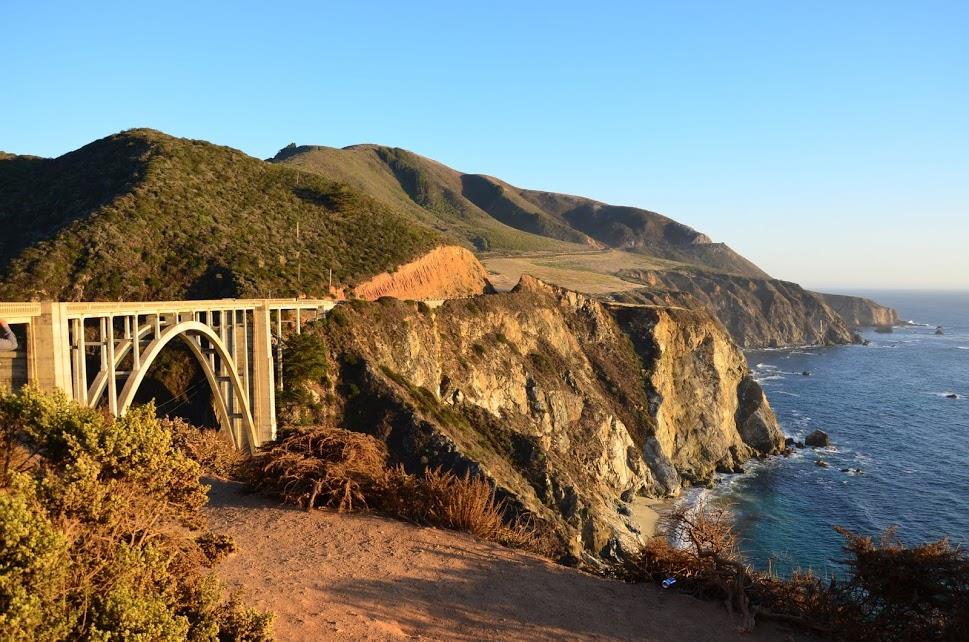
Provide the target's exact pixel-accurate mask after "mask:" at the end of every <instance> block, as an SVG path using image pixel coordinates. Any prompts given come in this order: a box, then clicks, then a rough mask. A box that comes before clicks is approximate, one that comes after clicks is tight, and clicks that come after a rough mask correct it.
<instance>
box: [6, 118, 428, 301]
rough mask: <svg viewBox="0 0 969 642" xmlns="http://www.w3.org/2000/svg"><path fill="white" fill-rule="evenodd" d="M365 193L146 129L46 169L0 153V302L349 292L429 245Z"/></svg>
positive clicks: (423, 233) (405, 217)
mask: <svg viewBox="0 0 969 642" xmlns="http://www.w3.org/2000/svg"><path fill="white" fill-rule="evenodd" d="M374 196H379V193H374V194H373V195H372V194H370V193H369V191H368V192H367V193H365V192H363V191H361V190H360V189H358V188H354V187H353V186H348V185H346V184H341V183H340V182H339V181H337V180H331V179H328V178H325V177H323V176H320V175H316V174H309V173H307V172H300V171H297V169H295V168H293V167H289V166H286V165H280V164H272V163H267V162H265V161H261V160H258V159H255V158H252V157H249V156H247V155H245V154H243V153H242V152H240V151H237V150H234V149H231V148H228V147H220V146H217V145H213V144H211V143H207V142H203V141H193V140H186V139H178V138H173V137H171V136H168V135H165V134H162V133H159V132H156V131H152V130H131V131H126V132H122V133H120V134H116V135H113V136H109V137H107V138H104V139H101V140H98V141H95V142H93V143H91V144H89V145H86V146H84V147H82V148H81V149H78V150H76V151H73V152H70V153H68V154H65V155H63V156H61V157H59V158H56V159H41V158H36V157H25V156H12V155H9V154H5V155H3V156H0V224H2V225H3V229H4V234H3V235H2V236H0V296H2V297H3V298H4V299H6V300H17V299H40V298H51V299H60V300H80V299H101V300H105V299H128V300H133V299H166V298H186V297H188V298H207V297H225V296H254V297H255V296H295V295H297V294H298V293H301V292H302V293H305V294H307V295H323V294H325V293H326V289H327V279H328V275H329V270H330V269H332V271H333V281H334V285H353V284H355V283H356V282H359V281H360V280H362V279H364V278H366V277H369V276H372V275H373V274H376V273H379V272H382V271H385V270H388V269H392V268H394V267H395V266H397V265H400V264H401V263H404V262H406V261H408V260H410V259H412V258H414V257H416V256H418V255H420V254H421V253H423V252H426V251H428V250H430V249H432V248H433V247H435V246H436V245H438V244H440V243H441V242H442V240H443V239H442V237H441V236H440V235H438V234H436V233H434V232H433V231H431V230H430V229H428V228H427V227H425V226H422V225H415V224H414V222H413V219H414V217H413V213H412V212H401V211H398V210H397V209H396V208H395V206H394V204H393V203H390V204H387V203H383V202H381V201H379V200H377V198H375V197H374ZM388 200H389V199H388ZM297 225H298V226H299V238H298V239H297V234H296V229H297ZM300 254H301V255H302V256H301V258H300Z"/></svg>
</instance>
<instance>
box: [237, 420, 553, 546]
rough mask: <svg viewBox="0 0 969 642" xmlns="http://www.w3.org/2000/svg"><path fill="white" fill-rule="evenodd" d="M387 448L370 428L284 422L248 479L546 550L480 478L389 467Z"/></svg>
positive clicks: (325, 502)
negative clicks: (286, 425)
mask: <svg viewBox="0 0 969 642" xmlns="http://www.w3.org/2000/svg"><path fill="white" fill-rule="evenodd" d="M387 458H388V454H387V449H386V447H385V446H384V444H383V442H381V441H379V440H377V439H375V438H374V437H371V436H370V435H366V434H362V433H356V432H351V431H348V430H342V429H339V428H329V427H316V428H310V429H290V430H288V431H286V432H284V433H283V434H282V435H281V439H280V440H279V441H277V442H275V443H274V444H272V445H270V446H269V447H268V448H267V450H266V451H265V452H264V453H262V454H260V455H258V456H256V457H255V458H253V459H252V462H251V465H250V467H249V473H248V477H249V483H250V485H252V486H253V487H255V488H256V489H259V490H265V491H269V492H272V493H275V494H277V495H279V496H280V497H281V498H282V499H283V501H285V502H287V503H290V504H296V505H297V506H300V507H302V508H305V509H307V510H309V509H311V508H314V507H320V506H326V507H330V508H336V509H337V510H341V511H343V510H353V509H355V508H375V509H379V510H381V511H384V512H386V513H389V514H391V515H395V516H397V517H400V518H402V519H405V520H407V521H411V522H414V523H417V524H423V525H426V526H435V527H438V528H449V529H452V530H458V531H464V532H468V533H471V534H473V535H475V536H477V537H480V538H482V539H487V540H490V541H494V542H499V543H501V544H505V545H507V546H512V547H516V548H524V549H527V550H531V551H534V552H538V553H543V554H544V553H548V552H550V551H551V550H552V549H553V548H554V546H553V545H552V544H551V543H550V538H545V537H542V536H540V535H539V534H538V532H537V530H536V529H535V528H534V527H533V525H532V524H530V523H527V522H525V521H523V520H511V519H508V518H507V516H506V506H505V504H504V502H502V501H500V500H498V499H497V498H496V497H495V493H494V489H493V487H492V486H491V484H490V483H489V482H488V481H487V480H486V479H484V478H481V477H472V476H471V475H465V476H464V477H459V476H457V475H455V474H453V473H450V472H444V471H441V470H439V469H437V470H428V471H426V472H425V474H424V475H423V476H415V475H410V474H408V473H406V472H405V471H404V470H403V468H401V467H399V466H398V467H394V468H388V466H387Z"/></svg>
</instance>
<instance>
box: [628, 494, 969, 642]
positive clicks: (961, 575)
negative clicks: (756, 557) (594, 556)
mask: <svg viewBox="0 0 969 642" xmlns="http://www.w3.org/2000/svg"><path fill="white" fill-rule="evenodd" d="M666 527H667V529H668V532H669V533H670V534H672V535H673V536H674V538H675V539H676V540H678V541H679V542H681V543H682V545H681V546H673V545H671V544H670V543H669V541H668V540H667V539H666V538H665V537H660V538H654V539H652V540H650V541H649V542H647V544H646V545H645V546H644V547H643V548H642V550H641V551H640V554H639V556H638V558H637V559H636V562H635V564H634V571H633V575H634V577H638V578H639V579H649V580H653V581H661V580H662V579H665V578H667V577H675V578H676V579H677V584H676V586H677V587H679V588H681V589H683V590H686V591H687V592H691V593H693V594H694V595H697V596H700V597H708V598H718V599H723V600H724V601H725V603H726V605H727V608H728V609H729V610H731V611H732V612H737V613H738V614H739V615H740V617H741V628H744V629H749V628H750V627H752V626H753V624H754V618H755V617H759V618H763V619H770V620H776V621H783V622H787V623H791V624H796V625H800V626H802V627H805V628H809V629H811V630H814V631H815V632H818V633H822V634H824V635H827V636H830V637H833V638H835V639H840V640H852V641H858V642H876V641H877V642H914V641H923V640H924V641H931V640H969V555H967V554H966V552H965V551H964V550H963V549H961V548H959V547H956V546H953V545H952V544H951V543H950V542H949V541H948V540H945V539H943V540H939V541H937V542H929V543H926V544H920V545H918V546H914V547H907V546H905V545H904V544H903V543H902V542H900V541H899V540H898V538H897V537H896V535H895V532H894V531H892V530H889V531H888V532H886V533H885V534H884V535H883V536H882V538H881V540H880V541H879V542H878V543H876V542H875V541H874V540H873V539H872V538H871V537H864V536H861V535H857V534H855V533H851V532H849V531H847V530H845V529H842V528H838V529H836V530H838V532H839V533H841V535H842V536H844V538H845V544H844V550H845V552H846V553H847V558H846V559H845V560H844V563H845V564H846V566H847V572H846V574H845V577H844V578H843V579H840V580H838V579H832V580H830V582H828V583H825V582H822V581H821V579H820V578H818V577H817V576H816V575H814V574H813V573H811V572H809V571H808V572H803V571H799V572H795V573H793V574H792V575H791V577H789V578H787V579H780V578H777V577H773V576H770V575H767V574H765V573H760V572H756V571H753V570H752V569H751V568H750V566H748V565H747V564H745V563H744V562H743V559H742V558H741V556H740V555H739V553H738V549H737V540H736V537H735V535H734V533H733V530H732V527H731V524H730V521H729V516H728V513H727V509H726V508H724V507H711V506H709V505H705V504H700V505H698V506H695V507H692V508H690V507H687V506H685V505H681V506H678V507H677V508H675V509H674V510H673V511H672V512H671V513H670V514H669V515H668V516H667V517H666Z"/></svg>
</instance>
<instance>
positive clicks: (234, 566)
mask: <svg viewBox="0 0 969 642" xmlns="http://www.w3.org/2000/svg"><path fill="white" fill-rule="evenodd" d="M208 515H209V521H210V526H211V528H213V529H214V530H216V531H218V532H226V533H228V534H230V535H232V537H233V538H235V541H236V544H237V546H238V547H239V551H238V552H237V553H236V554H234V555H233V556H231V557H230V558H229V559H227V560H226V561H225V562H223V563H222V565H221V566H220V567H219V574H220V575H221V576H222V577H223V578H224V579H225V580H226V581H227V582H228V583H229V585H230V586H231V587H233V588H236V589H239V590H241V591H242V593H243V594H244V595H245V596H246V597H247V599H248V601H249V603H251V604H254V605H255V606H258V607H259V608H263V609H271V610H272V611H275V613H276V617H277V619H276V632H277V635H278V637H279V639H280V640H283V641H288V640H293V641H296V640H299V641H303V640H394V641H396V640H411V639H422V640H461V641H465V640H466V641H471V640H475V641H477V640H509V641H510V640H515V641H518V640H549V639H554V640H637V641H642V640H676V641H678V642H687V641H692V640H710V641H713V640H718V641H719V640H746V641H753V640H765V641H766V640H771V641H779V642H783V641H784V640H788V639H791V640H795V639H796V640H800V639H801V638H800V637H799V636H796V635H792V634H791V633H790V632H789V631H788V630H786V629H778V628H768V627H758V630H757V631H756V632H755V634H754V635H740V634H738V633H736V632H735V628H736V624H735V623H733V622H732V621H731V620H730V619H729V618H728V616H727V613H726V612H725V611H724V610H723V609H722V608H721V607H720V606H719V605H717V604H712V603H706V602H700V601H697V600H694V599H692V598H690V597H687V596H683V595H678V594H676V593H668V592H664V591H662V590H660V589H658V588H655V587H653V586H645V585H631V584H624V583H621V582H617V581H613V580H606V579H601V578H597V577H593V576H591V575H586V574H584V573H580V572H578V571H575V570H572V569H568V568H564V567H561V566H557V565H554V564H552V563H550V562H547V561H545V560H542V559H540V558H538V557H535V556H532V555H527V554H523V553H519V552H516V551H512V550H509V549H506V548H503V547H500V546H497V545H493V544H489V543H486V542H480V541H477V540H475V539H473V538H471V537H469V536H466V535H464V534H461V533H453V532H450V531H441V530H435V529H429V528H418V527H415V526H411V525H409V524H405V523H402V522H398V521H396V520H392V519H387V518H383V517H379V516H375V515H368V514H361V513H356V514H342V515H341V514H337V513H333V512H329V511H314V512H312V513H306V512H303V511H299V510H293V509H289V508H286V507H281V506H279V505H278V504H277V503H276V502H274V501H272V500H267V499H265V498H262V497H257V496H251V495H245V494H242V493H240V492H238V489H237V487H236V486H233V485H231V484H229V483H225V482H215V483H214V485H213V489H212V492H211V493H210V507H209V509H208Z"/></svg>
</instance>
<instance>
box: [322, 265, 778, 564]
mask: <svg viewBox="0 0 969 642" xmlns="http://www.w3.org/2000/svg"><path fill="white" fill-rule="evenodd" d="M309 331H315V332H319V333H321V334H322V335H324V337H325V339H326V343H327V345H328V346H329V348H328V350H329V352H330V355H329V358H330V361H331V363H332V364H333V367H332V368H331V370H332V376H331V378H330V380H329V383H328V386H327V389H326V390H320V391H319V393H320V397H321V398H325V399H327V400H328V401H327V402H323V405H324V406H325V408H326V412H328V413H329V414H331V415H332V419H333V420H334V421H337V422H339V423H340V424H342V425H345V426H347V427H350V428H354V429H357V430H363V431H366V432H370V433H371V434H375V435H377V436H379V437H380V438H382V439H384V440H385V441H386V442H387V444H388V445H389V447H390V449H391V451H392V452H393V454H394V456H395V457H396V458H397V459H398V460H399V461H400V462H401V463H403V464H404V465H405V466H406V467H408V468H410V469H412V470H419V469H422V468H424V467H429V466H431V467H433V466H444V467H447V468H450V469H453V470H456V471H457V472H462V471H467V470H470V471H474V472H476V473H480V474H483V475H485V476H487V477H488V478H490V479H491V480H492V481H493V482H494V484H495V486H496V487H497V488H498V490H499V492H500V493H501V494H502V496H504V497H506V498H508V500H509V502H510V505H511V506H513V507H514V508H515V509H516V510H518V511H521V512H527V513H530V514H531V515H533V516H534V517H535V518H536V519H537V520H539V521H540V522H542V523H544V524H546V525H548V526H549V527H550V528H551V529H552V530H553V531H554V532H556V533H557V534H558V536H559V538H560V539H561V541H562V542H563V543H564V545H565V546H566V548H567V549H568V550H569V551H571V552H572V553H573V554H574V555H576V556H582V555H591V556H593V557H599V556H609V555H615V554H620V553H621V551H622V550H623V549H626V548H628V547H629V546H632V545H634V544H635V542H636V540H637V538H638V530H637V527H636V525H635V524H634V523H633V522H632V521H630V517H628V514H629V511H628V509H627V508H626V504H627V502H628V501H630V500H631V499H632V498H633V497H634V496H635V495H653V496H656V495H669V494H675V493H676V492H678V491H679V489H680V487H681V485H682V484H683V483H684V481H685V480H690V481H692V482H703V481H705V480H708V479H710V477H711V476H712V475H713V474H714V472H715V471H716V470H718V469H719V470H733V469H734V468H736V467H737V466H738V465H739V464H740V463H741V462H742V461H744V460H745V459H747V458H749V457H751V456H754V455H759V454H767V453H772V452H777V451H778V450H779V449H780V448H781V447H782V445H783V444H782V436H781V433H780V431H779V429H778V427H777V424H776V421H775V420H774V416H773V413H772V412H771V410H770V407H769V405H768V404H767V401H766V399H765V398H764V396H763V394H762V392H761V391H760V390H759V388H758V387H757V386H756V383H754V382H753V381H752V380H751V379H750V377H749V373H748V371H747V366H746V364H745V362H744V359H743V356H742V354H741V353H740V352H739V351H738V350H737V348H736V347H735V346H734V345H733V343H732V342H731V341H730V338H729V336H728V335H727V333H726V331H725V330H724V329H723V327H722V326H721V325H720V324H719V323H718V322H717V321H715V320H714V319H713V318H711V317H710V315H709V314H706V313H704V312H702V311H697V310H692V311H691V310H667V309H660V308H650V307H643V306H606V305H604V304H602V303H600V302H598V301H596V300H594V299H592V298H589V297H586V296H583V295H579V294H576V293H573V292H568V291H564V290H560V289H557V288H554V287H552V286H549V285H546V284H544V283H541V282H539V281H536V280H534V279H530V278H524V279H523V280H522V282H521V283H520V284H519V286H518V287H517V288H516V289H515V290H514V291H512V292H510V293H506V294H495V295H489V296H480V297H474V298H469V299H460V300H452V301H447V302H445V303H444V304H442V305H441V306H440V307H437V308H430V307H428V306H426V305H424V304H419V303H413V302H403V301H398V300H392V299H381V300H380V301H377V302H373V303H366V302H361V301H354V302H350V303H347V304H342V305H340V306H338V307H337V309H335V310H334V311H333V312H331V313H330V314H329V315H328V316H327V317H326V319H325V320H321V322H319V323H318V324H316V325H315V326H313V327H312V329H311V330H309Z"/></svg>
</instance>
